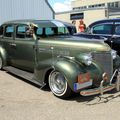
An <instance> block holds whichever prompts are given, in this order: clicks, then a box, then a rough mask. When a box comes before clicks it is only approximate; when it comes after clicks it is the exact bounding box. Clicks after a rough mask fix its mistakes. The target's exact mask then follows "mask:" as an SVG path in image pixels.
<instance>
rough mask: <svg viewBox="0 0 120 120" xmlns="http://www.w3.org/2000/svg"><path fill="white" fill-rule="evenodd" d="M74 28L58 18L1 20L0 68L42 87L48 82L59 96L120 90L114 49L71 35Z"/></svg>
mask: <svg viewBox="0 0 120 120" xmlns="http://www.w3.org/2000/svg"><path fill="white" fill-rule="evenodd" d="M74 30H75V29H74V26H73V25H71V24H68V23H64V22H61V21H57V20H45V21H44V20H41V21H40V20H17V21H10V22H6V23H4V24H3V25H1V27H0V69H4V70H7V71H9V72H11V73H13V74H15V75H18V76H20V77H23V78H25V79H27V80H29V81H31V82H33V83H35V84H38V85H40V86H41V87H44V86H45V85H46V84H48V85H49V87H50V89H51V91H52V93H53V94H54V95H55V96H57V97H59V98H66V97H69V96H70V95H71V94H72V92H76V93H80V94H81V95H83V96H88V95H95V94H99V93H101V94H103V92H106V91H109V90H111V89H114V88H115V87H116V86H117V88H118V89H119V83H120V82H119V81H120V79H119V77H120V75H119V67H120V60H119V59H120V58H119V57H118V56H117V54H116V52H115V51H114V50H111V49H110V47H109V46H108V45H107V44H106V43H104V42H101V41H97V40H96V41H91V40H89V39H84V40H83V39H81V38H78V37H74V36H72V34H73V33H74ZM117 76H118V77H117ZM116 77H117V78H118V79H115V78H116ZM116 84H117V85H116Z"/></svg>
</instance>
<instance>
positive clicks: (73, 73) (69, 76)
mask: <svg viewBox="0 0 120 120" xmlns="http://www.w3.org/2000/svg"><path fill="white" fill-rule="evenodd" d="M53 70H56V71H59V72H61V73H62V74H63V75H64V76H65V78H66V80H67V82H68V84H69V87H70V88H71V90H72V91H74V83H75V82H77V76H78V74H79V73H80V72H82V69H81V67H80V66H79V65H78V64H76V63H75V62H72V61H69V60H63V61H57V62H56V64H55V65H54V66H53V67H52V68H50V69H49V70H48V71H47V72H46V74H45V79H44V82H45V83H46V84H47V83H48V79H49V75H50V73H51V72H52V71H53Z"/></svg>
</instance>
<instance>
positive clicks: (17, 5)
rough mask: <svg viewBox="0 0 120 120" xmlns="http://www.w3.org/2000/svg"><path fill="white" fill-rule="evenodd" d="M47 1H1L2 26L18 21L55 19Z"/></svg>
mask: <svg viewBox="0 0 120 120" xmlns="http://www.w3.org/2000/svg"><path fill="white" fill-rule="evenodd" d="M53 18H54V11H53V9H52V7H51V6H50V4H49V3H48V1H47V0H0V24H2V23H3V22H5V21H9V20H16V19H39V20H43V19H45V20H46V19H53Z"/></svg>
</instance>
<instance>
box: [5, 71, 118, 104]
mask: <svg viewBox="0 0 120 120" xmlns="http://www.w3.org/2000/svg"><path fill="white" fill-rule="evenodd" d="M6 72H7V71H6ZM7 73H8V74H9V75H12V76H14V77H16V78H18V80H22V81H23V82H26V83H28V84H30V85H32V86H35V87H37V88H38V89H40V90H41V89H42V90H43V91H45V92H51V91H50V88H49V87H48V85H47V86H44V87H43V88H41V86H39V85H37V84H35V83H33V82H31V81H28V80H26V79H24V78H21V77H19V76H17V75H15V74H12V73H10V72H7ZM119 97H120V92H117V91H116V90H115V89H114V90H112V91H110V92H107V93H105V94H104V95H102V96H101V95H93V96H81V95H80V94H78V93H74V94H72V96H71V97H69V98H67V99H64V100H65V101H76V102H78V103H83V104H85V105H88V106H92V105H97V104H102V103H108V102H110V101H111V100H114V99H116V98H119Z"/></svg>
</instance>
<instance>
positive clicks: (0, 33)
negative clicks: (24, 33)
mask: <svg viewBox="0 0 120 120" xmlns="http://www.w3.org/2000/svg"><path fill="white" fill-rule="evenodd" d="M2 35H3V26H1V27H0V36H2Z"/></svg>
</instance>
